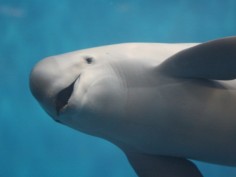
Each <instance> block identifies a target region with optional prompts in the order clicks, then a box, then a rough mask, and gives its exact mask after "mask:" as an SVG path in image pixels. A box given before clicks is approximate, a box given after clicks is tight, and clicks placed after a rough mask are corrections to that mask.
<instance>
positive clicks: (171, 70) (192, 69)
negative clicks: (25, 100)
mask: <svg viewBox="0 0 236 177" xmlns="http://www.w3.org/2000/svg"><path fill="white" fill-rule="evenodd" d="M235 51H236V37H229V38H223V39H219V40H215V41H210V42H206V43H203V44H197V43H188V44H160V43H129V44H117V45H110V46H104V47H97V48H91V49H85V50H79V51H75V52H71V53H66V54H62V55H57V56H52V57H49V58H46V59H44V60H42V61H40V62H39V63H38V64H37V65H36V66H35V67H34V68H33V70H32V72H31V75H30V88H31V91H32V94H33V95H34V97H35V98H36V99H37V100H38V102H39V103H40V104H41V106H42V107H43V108H44V110H45V111H46V112H47V113H48V114H49V115H50V116H51V117H52V118H53V119H54V120H56V121H57V122H60V123H62V124H65V125H67V126H70V127H72V128H74V129H77V130H79V131H82V132H85V133H88V134H92V135H95V136H99V137H102V138H105V139H107V140H109V141H111V142H113V143H114V144H116V145H117V146H119V147H120V148H121V149H122V150H123V151H124V152H125V153H126V155H127V157H128V159H129V161H130V163H131V165H132V166H133V167H134V169H135V171H136V172H137V174H138V175H139V176H140V177H157V176H161V177H164V176H168V177H169V176H175V177H189V176H191V177H202V175H201V173H200V172H199V170H198V169H197V168H196V166H195V165H194V164H193V163H192V162H190V161H189V160H187V159H195V160H201V161H206V162H210V163H218V164H223V165H232V164H236V156H232V154H236V153H235V149H236V143H235V141H234V140H235V134H236V126H234V125H236V120H235V116H236V111H235V109H234V108H232V105H235V104H236V91H235V90H236V82H235V81H228V80H232V79H235V78H236V72H235V71H236V70H235V67H236V52H235ZM220 80H225V81H220ZM222 100H223V101H222ZM229 137H234V139H232V140H231V138H229ZM203 142H204V143H203ZM222 144H224V146H222ZM212 147H214V150H212ZM227 147H232V148H227Z"/></svg>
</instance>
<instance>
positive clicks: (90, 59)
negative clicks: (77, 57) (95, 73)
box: [84, 56, 93, 64]
mask: <svg viewBox="0 0 236 177" xmlns="http://www.w3.org/2000/svg"><path fill="white" fill-rule="evenodd" d="M84 60H85V61H86V63H88V64H91V63H93V57H90V56H86V57H84Z"/></svg>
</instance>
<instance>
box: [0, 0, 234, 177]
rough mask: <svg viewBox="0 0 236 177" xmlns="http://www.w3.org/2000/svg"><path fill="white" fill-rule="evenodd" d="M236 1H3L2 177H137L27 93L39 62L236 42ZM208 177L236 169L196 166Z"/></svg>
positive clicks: (230, 174)
mask: <svg viewBox="0 0 236 177" xmlns="http://www.w3.org/2000/svg"><path fill="white" fill-rule="evenodd" d="M235 9H236V1H234V0H224V1H223V0H218V1H217V0H172V1H171V0H60V1H58V0H47V1H46V0H45V1H44V0H0V76H1V78H0V84H1V85H0V95H1V97H0V177H136V175H135V173H134V171H133V170H132V168H131V167H130V166H129V164H128V162H127V160H126V158H125V156H124V154H123V153H122V152H121V151H120V150H119V149H118V148H116V147H115V146H114V145H112V144H110V143H108V142H106V141H105V140H102V139H99V138H95V137H91V136H88V135H85V134H82V133H79V132H76V131H74V130H72V129H69V128H67V127H65V126H62V125H59V124H57V123H55V122H54V121H52V120H51V118H49V116H47V115H46V113H44V112H43V110H42V109H41V108H40V107H39V105H38V103H37V102H36V101H35V100H34V99H33V97H32V96H31V94H30V92H29V88H28V76H29V73H30V70H31V68H32V66H33V65H34V64H35V63H36V62H37V61H39V60H40V59H42V58H44V57H46V56H50V55H54V54H59V53H64V52H69V51H72V50H77V49H81V48H88V47H94V46H98V45H105V44H112V43H120V42H203V41H207V40H211V39H214V38H220V37H224V36H230V35H236V10H235ZM197 165H198V166H199V168H200V169H201V170H202V172H203V173H204V175H205V176H206V177H226V176H227V177H234V176H236V168H229V167H222V166H215V165H208V164H204V163H197Z"/></svg>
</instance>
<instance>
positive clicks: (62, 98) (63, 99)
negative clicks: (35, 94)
mask: <svg viewBox="0 0 236 177" xmlns="http://www.w3.org/2000/svg"><path fill="white" fill-rule="evenodd" d="M79 77H80V76H78V77H77V78H76V79H75V81H74V82H72V83H71V84H70V85H69V86H68V87H66V88H64V89H63V90H61V91H60V92H59V93H58V94H57V95H56V99H55V105H56V112H57V115H59V114H60V112H61V111H62V110H63V109H64V108H66V106H67V105H68V101H69V99H70V97H71V95H72V93H73V90H74V84H75V82H76V81H77V79H78V78H79Z"/></svg>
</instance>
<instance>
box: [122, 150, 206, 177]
mask: <svg viewBox="0 0 236 177" xmlns="http://www.w3.org/2000/svg"><path fill="white" fill-rule="evenodd" d="M126 155H127V157H128V160H129V162H130V163H131V165H132V166H133V168H134V169H135V171H136V173H137V174H138V176H139V177H203V175H202V174H201V172H200V171H199V170H198V168H197V167H196V166H195V165H194V164H193V163H192V162H191V161H189V160H187V159H185V158H179V157H171V156H159V155H150V154H144V153H136V152H126Z"/></svg>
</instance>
